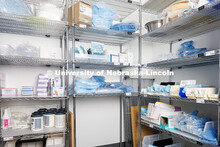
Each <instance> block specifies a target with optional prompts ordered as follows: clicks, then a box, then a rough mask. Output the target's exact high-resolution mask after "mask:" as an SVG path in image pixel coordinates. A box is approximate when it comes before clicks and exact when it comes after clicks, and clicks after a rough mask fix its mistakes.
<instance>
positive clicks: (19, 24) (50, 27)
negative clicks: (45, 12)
mask: <svg viewBox="0 0 220 147" xmlns="http://www.w3.org/2000/svg"><path fill="white" fill-rule="evenodd" d="M65 28H66V26H65V22H64V21H54V20H46V19H44V18H40V17H34V16H18V15H12V14H3V13H0V32H1V33H12V34H19V35H29V36H40V37H51V38H60V37H62V36H63V35H64V33H65Z"/></svg>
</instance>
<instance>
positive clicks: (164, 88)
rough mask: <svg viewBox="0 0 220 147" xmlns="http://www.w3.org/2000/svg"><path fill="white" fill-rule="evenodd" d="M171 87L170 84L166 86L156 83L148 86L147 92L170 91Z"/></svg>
mask: <svg viewBox="0 0 220 147" xmlns="http://www.w3.org/2000/svg"><path fill="white" fill-rule="evenodd" d="M170 89H171V86H170V85H167V86H164V85H159V84H157V83H154V85H153V86H151V87H148V89H147V92H156V93H170Z"/></svg>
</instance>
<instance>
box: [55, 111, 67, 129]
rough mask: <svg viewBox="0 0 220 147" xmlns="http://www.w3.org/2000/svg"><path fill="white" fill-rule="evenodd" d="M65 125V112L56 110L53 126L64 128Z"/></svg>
mask: <svg viewBox="0 0 220 147" xmlns="http://www.w3.org/2000/svg"><path fill="white" fill-rule="evenodd" d="M65 126H66V114H65V112H57V113H56V114H55V127H56V128H65Z"/></svg>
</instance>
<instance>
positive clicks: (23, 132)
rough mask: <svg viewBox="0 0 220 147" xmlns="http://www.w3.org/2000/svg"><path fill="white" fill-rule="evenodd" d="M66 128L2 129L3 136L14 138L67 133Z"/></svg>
mask: <svg viewBox="0 0 220 147" xmlns="http://www.w3.org/2000/svg"><path fill="white" fill-rule="evenodd" d="M65 133H66V128H44V129H43V130H42V131H36V132H34V131H31V129H30V128H28V129H7V130H2V137H3V139H4V138H7V137H13V138H20V137H26V136H28V137H34V136H38V135H49V134H65Z"/></svg>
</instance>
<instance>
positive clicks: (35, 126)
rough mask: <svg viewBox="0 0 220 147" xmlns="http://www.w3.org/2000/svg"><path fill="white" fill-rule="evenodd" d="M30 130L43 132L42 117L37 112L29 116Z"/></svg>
mask: <svg viewBox="0 0 220 147" xmlns="http://www.w3.org/2000/svg"><path fill="white" fill-rule="evenodd" d="M31 130H32V131H41V130H43V115H42V114H41V113H38V112H34V113H32V115H31Z"/></svg>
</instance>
